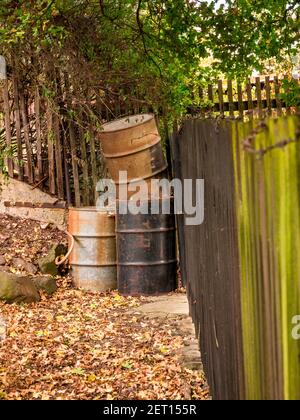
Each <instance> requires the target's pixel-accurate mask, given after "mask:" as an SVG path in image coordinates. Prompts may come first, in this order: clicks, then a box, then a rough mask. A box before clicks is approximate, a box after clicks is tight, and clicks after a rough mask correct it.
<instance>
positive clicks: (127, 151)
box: [99, 114, 167, 184]
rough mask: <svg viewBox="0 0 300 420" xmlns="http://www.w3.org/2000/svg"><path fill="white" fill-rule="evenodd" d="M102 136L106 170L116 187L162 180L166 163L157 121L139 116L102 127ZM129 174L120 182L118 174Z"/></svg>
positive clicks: (148, 116) (149, 115)
mask: <svg viewBox="0 0 300 420" xmlns="http://www.w3.org/2000/svg"><path fill="white" fill-rule="evenodd" d="M102 128H103V130H102V131H101V132H100V133H99V137H100V141H101V145H102V150H103V155H104V157H105V160H106V165H107V169H108V171H109V173H110V175H111V177H112V179H113V180H114V181H115V183H116V184H126V183H128V182H131V181H138V180H145V181H146V182H147V183H149V180H150V179H151V178H154V177H156V178H160V177H162V176H164V175H165V173H166V169H167V163H166V160H165V158H164V154H163V150H162V146H161V138H160V136H159V133H158V129H157V125H156V122H155V118H154V116H153V115H151V114H139V115H133V116H130V117H126V118H121V119H119V120H115V121H112V122H109V123H107V124H104V125H103V127H102ZM120 171H127V182H126V181H123V180H121V181H120V180H119V172H120Z"/></svg>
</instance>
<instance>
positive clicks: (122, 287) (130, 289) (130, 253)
mask: <svg viewBox="0 0 300 420" xmlns="http://www.w3.org/2000/svg"><path fill="white" fill-rule="evenodd" d="M162 202H163V200H159V207H160V210H159V214H151V202H150V201H148V200H147V201H144V202H142V203H141V207H142V208H143V210H142V213H148V214H130V213H129V212H128V214H121V210H120V208H121V207H122V206H123V210H122V211H123V213H124V205H125V206H126V205H127V204H126V203H124V202H119V203H118V205H117V216H116V234H117V265H118V290H119V292H120V293H121V294H123V295H131V296H135V295H159V294H163V293H168V292H171V291H173V290H175V288H176V272H177V258H176V231H175V217H174V212H173V201H171V212H170V214H162V211H161V209H162ZM152 204H153V202H152Z"/></svg>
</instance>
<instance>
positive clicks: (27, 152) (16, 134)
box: [0, 77, 151, 206]
mask: <svg viewBox="0 0 300 420" xmlns="http://www.w3.org/2000/svg"><path fill="white" fill-rule="evenodd" d="M1 90H2V93H1V91H0V93H1V95H0V97H2V102H1V100H0V152H1V151H2V154H4V153H6V162H7V171H8V175H9V176H10V177H14V178H17V179H19V180H20V181H25V182H27V183H29V184H31V185H32V186H33V187H39V188H41V189H43V190H44V191H46V192H48V193H50V194H52V195H55V196H56V197H57V198H58V199H59V200H65V201H66V202H67V203H68V204H73V205H76V206H80V205H94V204H95V197H96V185H97V182H98V181H99V179H101V178H102V177H103V176H105V175H106V170H105V167H104V164H103V158H102V152H101V146H100V142H99V140H98V134H97V131H98V130H99V126H100V124H101V123H103V122H106V121H110V120H113V119H116V118H118V117H121V116H126V115H131V114H134V113H140V112H148V111H149V110H150V108H149V107H148V106H147V104H145V102H144V101H142V100H139V99H135V98H131V97H128V96H126V97H125V96H124V95H123V96H122V95H117V94H114V93H110V92H102V93H101V94H100V95H99V94H97V95H96V94H95V93H93V92H89V93H87V98H88V99H87V100H86V104H82V103H81V104H79V105H77V104H74V103H70V100H69V99H68V86H67V84H66V82H65V81H63V82H61V81H60V83H59V85H57V86H56V96H55V97H54V98H47V97H45V95H42V92H41V91H40V90H39V89H37V88H36V89H35V90H34V91H32V90H28V89H24V88H23V87H22V85H21V83H20V81H19V80H17V78H15V77H12V79H11V80H7V81H4V82H3V83H2V89H1ZM150 111H151V110H150ZM1 117H2V118H1ZM78 117H79V118H78Z"/></svg>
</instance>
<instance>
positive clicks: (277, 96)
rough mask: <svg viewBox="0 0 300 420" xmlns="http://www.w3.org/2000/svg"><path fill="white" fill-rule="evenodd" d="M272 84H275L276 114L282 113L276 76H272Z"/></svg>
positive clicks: (278, 83)
mask: <svg viewBox="0 0 300 420" xmlns="http://www.w3.org/2000/svg"><path fill="white" fill-rule="evenodd" d="M274 85H275V99H276V107H277V113H278V115H282V104H281V98H280V82H279V79H278V76H275V77H274Z"/></svg>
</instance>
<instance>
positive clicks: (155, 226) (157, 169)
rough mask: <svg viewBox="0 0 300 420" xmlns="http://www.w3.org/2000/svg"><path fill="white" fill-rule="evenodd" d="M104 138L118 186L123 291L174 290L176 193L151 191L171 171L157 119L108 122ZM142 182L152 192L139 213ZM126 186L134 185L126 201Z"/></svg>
mask: <svg viewBox="0 0 300 420" xmlns="http://www.w3.org/2000/svg"><path fill="white" fill-rule="evenodd" d="M100 140H101V144H102V150H103V154H104V157H105V160H106V165H107V169H108V171H109V172H110V175H111V177H112V179H113V181H114V182H115V184H116V186H117V206H116V208H117V214H116V243H117V283H118V290H119V291H120V293H122V294H124V295H156V294H161V293H168V292H171V291H173V290H174V289H175V286H176V268H177V261H176V234H175V217H174V211H173V210H174V209H173V201H172V200H170V197H166V198H163V197H161V196H160V194H159V192H158V191H157V196H156V197H153V194H154V191H151V180H152V179H153V178H163V177H165V176H166V170H167V163H166V161H165V158H164V154H163V150H162V145H161V138H160V136H159V133H158V129H157V125H156V122H155V118H154V116H153V115H149V114H141V115H134V116H131V117H126V118H122V119H119V120H116V121H113V122H110V123H107V124H104V125H103V130H102V131H101V132H100ZM120 171H127V179H126V180H125V181H124V180H122V178H120V177H119V173H120ZM140 181H145V182H146V183H147V187H148V188H147V190H148V194H147V195H145V196H144V197H143V198H142V200H141V202H140V204H139V208H140V211H139V213H138V214H132V212H131V211H130V198H131V197H132V194H133V193H134V186H135V185H138V183H139V182H140ZM129 183H130V184H131V188H130V189H129V188H128V186H129ZM124 184H125V185H124ZM126 184H127V185H126ZM122 187H123V188H124V187H125V188H128V190H127V191H126V192H127V194H126V195H127V197H128V201H125V202H124V201H122V200H121V199H120V195H121V194H120V190H121V188H122ZM150 196H151V199H150ZM164 200H170V201H171V206H170V209H171V211H170V212H169V214H164V212H163V209H164V206H163V203H164ZM152 206H155V208H156V209H158V212H157V211H156V213H157V214H152V213H153V212H152ZM121 209H122V211H121ZM124 209H125V211H124Z"/></svg>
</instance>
